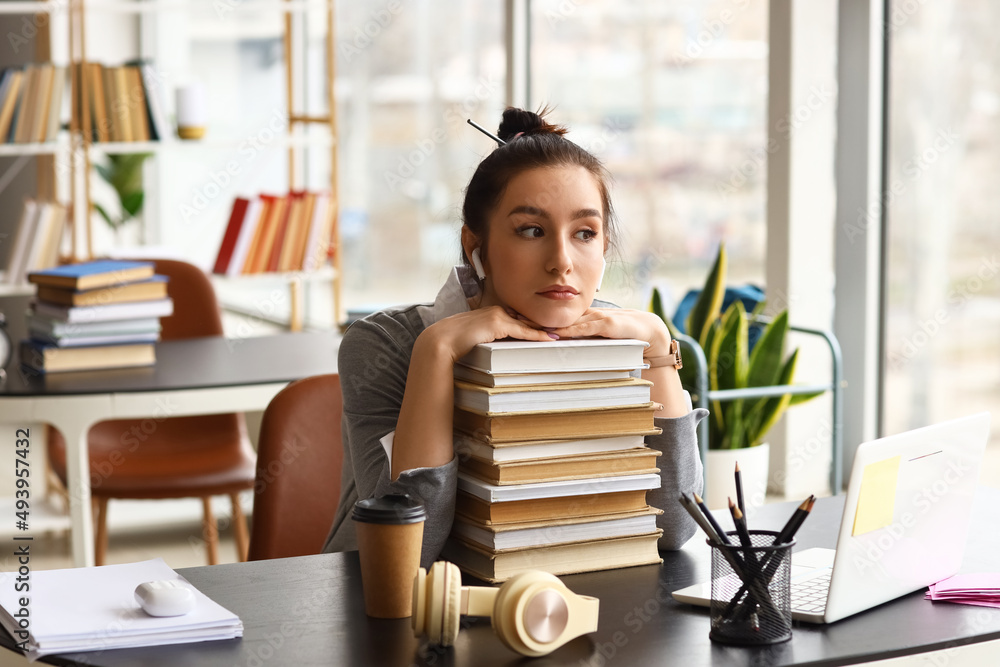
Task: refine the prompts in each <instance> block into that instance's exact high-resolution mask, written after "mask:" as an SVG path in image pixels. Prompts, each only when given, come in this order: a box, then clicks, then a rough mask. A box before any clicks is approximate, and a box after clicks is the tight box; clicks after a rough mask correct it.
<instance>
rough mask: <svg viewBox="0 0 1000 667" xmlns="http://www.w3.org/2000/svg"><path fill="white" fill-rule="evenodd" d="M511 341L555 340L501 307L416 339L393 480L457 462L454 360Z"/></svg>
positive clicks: (443, 324)
mask: <svg viewBox="0 0 1000 667" xmlns="http://www.w3.org/2000/svg"><path fill="white" fill-rule="evenodd" d="M507 337H513V338H519V339H522V340H551V337H550V336H549V335H548V334H547V333H545V332H544V331H539V330H538V329H534V328H532V327H530V326H528V325H527V324H525V323H524V322H521V321H518V320H516V319H514V318H513V317H511V316H510V315H509V314H508V313H507V311H505V310H504V309H503V308H500V307H498V306H491V307H488V308H482V309H478V310H472V311H469V312H466V313H459V314H457V315H452V316H451V317H446V318H444V319H443V320H440V321H438V322H436V323H434V324H432V325H431V326H429V327H427V329H425V330H424V331H423V333H421V334H420V336H418V337H417V340H416V343H414V345H413V356H412V357H411V359H410V368H409V371H408V372H407V375H406V391H405V393H404V394H403V402H402V405H401V406H400V409H399V420H398V422H397V423H396V435H395V438H394V441H393V447H392V462H391V463H392V478H393V479H396V478H397V477H398V476H399V474H400V473H401V472H402V471H404V470H411V469H413V468H423V467H432V466H440V465H444V464H445V463H447V462H449V461H451V460H452V458H453V457H454V456H455V452H454V448H453V445H452V415H453V413H454V402H455V390H454V380H453V376H452V373H453V369H454V366H455V361H457V360H458V359H460V358H461V357H462V356H464V355H465V354H466V353H468V352H469V351H470V350H471V349H472V348H473V347H475V346H476V345H477V344H479V343H489V342H491V341H494V340H498V339H501V338H507Z"/></svg>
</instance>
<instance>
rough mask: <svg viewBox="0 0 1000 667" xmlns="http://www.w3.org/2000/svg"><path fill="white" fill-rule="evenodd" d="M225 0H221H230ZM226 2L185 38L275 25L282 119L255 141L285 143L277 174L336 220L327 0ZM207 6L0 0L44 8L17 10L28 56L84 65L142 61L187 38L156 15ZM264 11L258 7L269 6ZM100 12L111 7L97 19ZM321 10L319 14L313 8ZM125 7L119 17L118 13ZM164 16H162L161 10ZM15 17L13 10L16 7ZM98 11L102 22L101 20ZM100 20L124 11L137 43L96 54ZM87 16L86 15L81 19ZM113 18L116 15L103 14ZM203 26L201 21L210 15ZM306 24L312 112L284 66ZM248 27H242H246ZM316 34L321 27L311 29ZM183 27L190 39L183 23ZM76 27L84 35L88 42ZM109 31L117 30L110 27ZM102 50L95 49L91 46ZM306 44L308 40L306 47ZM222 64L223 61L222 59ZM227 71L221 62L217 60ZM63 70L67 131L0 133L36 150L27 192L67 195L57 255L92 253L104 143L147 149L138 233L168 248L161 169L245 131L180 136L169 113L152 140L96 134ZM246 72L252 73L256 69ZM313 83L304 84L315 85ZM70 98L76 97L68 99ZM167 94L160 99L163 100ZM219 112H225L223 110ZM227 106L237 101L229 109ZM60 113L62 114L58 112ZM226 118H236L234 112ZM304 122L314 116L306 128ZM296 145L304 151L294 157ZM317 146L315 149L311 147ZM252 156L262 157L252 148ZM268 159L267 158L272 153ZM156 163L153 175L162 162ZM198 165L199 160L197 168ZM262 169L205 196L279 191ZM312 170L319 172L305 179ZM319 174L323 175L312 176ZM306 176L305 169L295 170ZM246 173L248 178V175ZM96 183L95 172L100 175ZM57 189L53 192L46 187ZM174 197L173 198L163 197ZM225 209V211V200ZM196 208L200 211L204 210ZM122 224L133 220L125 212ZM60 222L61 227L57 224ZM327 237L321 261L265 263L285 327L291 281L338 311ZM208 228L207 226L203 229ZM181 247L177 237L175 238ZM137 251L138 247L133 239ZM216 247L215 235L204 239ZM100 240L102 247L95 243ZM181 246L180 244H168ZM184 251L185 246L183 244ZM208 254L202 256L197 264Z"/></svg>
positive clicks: (220, 224)
mask: <svg viewBox="0 0 1000 667" xmlns="http://www.w3.org/2000/svg"><path fill="white" fill-rule="evenodd" d="M230 4H231V5H232V6H231V7H230ZM230 4H227V5H226V7H228V8H230V9H234V10H235V9H237V8H238V10H239V14H240V17H239V20H227V21H224V22H220V23H219V26H220V27H221V28H224V29H220V30H218V31H217V32H219V33H220V34H219V35H214V34H213V30H206V29H205V27H204V25H201V26H200V27H197V26H196V23H197V22H196V21H194V20H192V21H191V25H192V26H196V27H197V29H194V28H192V30H191V31H190V32H191V33H192V34H196V39H197V40H206V39H215V38H217V39H220V40H222V41H226V40H229V41H230V42H232V41H233V40H239V39H251V40H252V39H260V38H261V35H262V31H261V29H260V26H270V32H271V39H272V40H273V38H274V34H273V33H274V32H275V28H276V27H277V30H279V31H280V39H281V42H282V49H281V55H282V56H283V59H284V63H283V69H284V79H285V80H284V82H283V85H282V88H283V91H281V92H282V93H283V98H284V100H283V107H284V108H283V109H282V110H281V112H282V113H281V117H282V119H283V122H282V129H281V131H278V132H275V133H274V136H273V138H272V137H270V136H269V137H268V141H267V142H266V143H267V149H268V151H270V153H269V155H268V158H267V161H268V162H270V163H273V162H275V160H274V158H273V157H272V156H271V154H272V153H273V154H274V156H279V155H280V154H281V153H282V152H284V153H286V154H287V159H285V160H282V162H284V163H285V164H286V165H287V172H286V173H287V186H288V191H292V190H302V189H307V188H310V189H317V188H319V189H321V190H322V191H328V192H329V193H330V194H331V202H332V207H333V211H334V212H333V213H332V216H333V219H334V221H336V219H337V213H336V208H337V204H338V203H339V202H338V192H337V142H336V136H337V127H336V117H335V103H334V86H333V80H334V71H335V70H334V65H335V60H334V56H335V52H334V49H333V38H332V36H333V34H334V32H333V29H334V5H333V1H332V0H243V1H241V2H239V3H235V4H233V3H230ZM197 11H201V12H205V11H215V10H214V9H213V8H212V7H209V6H207V4H206V3H198V2H194V1H184V0H145V1H143V0H66V1H64V2H7V3H0V15H18V14H26V15H28V16H29V17H30V16H36V17H37V16H39V15H47V17H46V18H45V19H44V20H38V19H37V18H36V19H35V20H33V21H32V20H31V19H28V20H29V21H31V22H32V23H33V24H34V25H36V26H42V27H41V28H39V30H38V31H37V37H36V38H35V44H34V49H33V51H34V54H33V60H32V62H47V61H50V60H55V59H54V58H53V57H52V51H53V48H52V47H55V49H54V50H55V51H56V52H58V54H59V55H58V56H57V58H58V59H59V61H60V64H65V65H67V69H68V70H72V69H73V67H74V66H75V65H76V64H78V63H79V64H81V65H86V64H87V63H90V62H101V60H102V59H103V60H105V61H109V62H115V61H116V60H117V61H125V60H127V58H129V57H137V58H139V59H142V60H147V61H151V62H153V63H154V66H155V65H156V63H157V56H158V55H162V54H164V53H173V52H175V51H178V50H180V49H184V48H185V46H186V47H187V48H188V49H192V48H193V46H192V43H191V42H190V41H189V42H188V43H187V44H185V42H184V38H185V37H184V36H181V37H177V36H175V35H174V34H172V33H171V32H170V31H169V30H168V29H165V28H162V27H161V26H160V24H163V23H164V20H163V19H164V18H166V19H167V20H166V24H168V25H169V24H170V21H171V20H173V21H175V22H176V21H177V20H178V19H177V18H176V17H177V16H178V14H179V13H191V12H197ZM258 12H259V13H264V14H266V16H267V18H266V19H264V18H262V19H258V20H256V22H255V23H254V26H255V27H254V29H253V30H252V31H251V32H249V33H247V31H245V30H243V32H242V33H241V32H240V30H242V28H241V26H243V25H244V24H246V23H247V20H246V19H247V17H248V16H253V14H254V13H258ZM269 13H270V14H269ZM273 13H278V14H280V15H282V16H283V20H281V21H275V20H272V18H271V14H273ZM108 16H110V17H112V18H110V19H108V18H107V17H108ZM320 16H321V17H322V19H323V20H322V21H319V20H318V18H319V17H320ZM120 17H125V18H120ZM171 17H172V18H171ZM18 20H20V19H18ZM102 21H104V23H102ZM106 21H111V22H112V25H123V24H122V21H129V22H131V23H130V24H129V25H130V26H131V27H130V30H131V31H132V32H133V33H134V38H132V41H133V42H134V43H135V45H137V48H138V52H134V51H135V48H136V46H133V47H132V48H133V53H132V54H131V56H123V55H121V54H118V55H112V56H108V55H107V48H106V45H105V44H102V43H101V42H103V41H105V40H104V39H103V36H104V35H108V34H111V30H109V29H108V28H107V27H106V26H107V25H109V24H108V23H106ZM91 22H95V23H96V25H97V27H96V28H95V27H94V26H93V25H90V26H89V25H88V24H90V23H91ZM115 22H117V23H115ZM306 24H308V26H309V29H308V30H304V29H303V27H302V26H304V25H306ZM210 27H211V26H210ZM317 30H321V31H322V36H325V42H326V44H325V49H324V50H325V53H324V55H323V58H322V63H321V65H322V67H321V68H316V67H315V66H316V63H315V62H313V63H311V64H310V65H311V66H312V67H314V69H316V70H319V71H321V73H319V76H320V77H321V78H320V79H318V80H317V79H316V76H317V72H316V71H314V72H312V76H313V80H312V88H313V89H317V90H318V89H319V88H320V87H321V86H320V84H319V82H320V81H322V83H324V84H325V86H323V87H325V90H324V91H323V94H324V97H325V106H326V109H325V111H324V112H322V113H315V112H314V110H309V109H307V108H306V106H304V105H303V102H302V100H303V99H304V98H306V99H307V96H305V95H304V94H303V91H302V88H303V87H304V86H305V85H306V83H307V81H306V80H305V78H304V77H303V76H301V74H297V73H296V68H297V67H298V68H300V69H301V68H302V67H303V64H302V63H301V62H297V61H301V60H302V59H303V54H304V53H305V52H306V48H311V47H312V44H313V43H312V42H308V41H307V42H306V43H305V44H303V42H302V40H310V39H313V40H315V39H316V35H315V33H316V32H317ZM248 35H249V37H248ZM322 36H321V39H322ZM186 37H187V38H188V39H189V40H190V39H194V38H191V35H190V34H188V35H186ZM88 39H89V40H90V42H91V43H90V44H88ZM119 41H128V39H122V40H119ZM101 52H103V54H104V55H101ZM310 53H311V51H310ZM192 59H193V60H195V59H194V58H193V57H192ZM192 64H193V65H194V66H196V67H197V68H201V69H204V63H203V62H202V61H200V60H195V61H194V62H193V63H192ZM230 65H231V64H230ZM226 75H227V76H228V75H229V72H228V71H227V72H226ZM68 78H69V80H70V83H69V86H68V88H69V93H68V95H67V96H68V97H69V98H70V100H71V102H70V103H69V104H68V106H69V109H70V113H69V127H68V131H66V130H61V131H60V132H59V134H58V137H57V139H56V140H55V141H48V142H43V143H22V144H0V157H2V158H17V159H18V160H21V158H22V157H25V156H26V157H32V158H37V159H36V160H35V162H36V163H37V166H38V168H37V171H38V179H37V185H36V186H35V187H34V196H36V197H38V198H40V199H41V198H44V197H47V198H51V199H53V200H56V201H61V202H62V203H64V204H65V205H67V206H68V207H69V211H70V213H69V216H68V219H67V222H66V226H67V227H69V230H68V231H69V232H70V237H71V238H70V243H71V246H70V247H71V248H72V251H71V253H70V254H69V255H67V256H64V257H62V261H72V260H85V259H89V258H91V257H93V256H94V254H95V246H94V231H95V229H94V228H95V225H98V226H99V225H101V223H100V221H97V222H95V221H94V218H95V217H96V216H95V214H94V210H95V209H94V204H95V191H94V187H95V184H94V183H92V178H93V177H94V175H93V168H94V164H95V163H96V162H98V161H99V160H101V159H102V157H103V156H104V155H113V154H135V153H149V154H151V156H152V158H151V159H150V160H147V164H146V166H145V167H144V174H143V190H144V192H145V202H144V206H143V218H144V224H145V228H144V235H145V236H147V239H145V241H146V242H149V241H150V240H149V238H148V237H149V236H150V232H149V230H151V229H152V230H153V232H152V234H151V236H152V237H153V238H152V241H151V242H152V244H153V246H154V247H159V248H166V249H167V250H168V252H169V251H170V249H171V248H174V247H176V246H172V245H171V243H170V242H165V241H164V239H165V238H166V239H169V240H171V241H174V240H176V236H177V235H176V234H173V231H172V229H171V226H172V225H173V226H174V227H177V226H181V225H182V224H184V223H186V221H183V222H182V221H178V220H176V219H172V218H176V216H171V215H170V214H171V208H170V206H171V203H172V202H171V199H170V198H171V197H172V196H173V195H174V193H172V192H171V189H177V186H176V184H174V183H171V179H170V178H169V176H172V175H173V174H170V173H169V172H171V170H172V169H173V171H174V172H176V171H177V166H176V165H177V163H178V161H187V162H198V161H199V160H201V161H204V162H206V163H207V162H209V160H207V159H205V158H203V157H202V156H203V155H205V154H206V153H211V154H213V155H215V156H222V157H219V158H212V159H221V160H226V159H228V158H227V157H226V156H230V157H233V156H236V154H237V152H238V151H239V150H240V149H241V147H242V145H243V144H244V143H245V140H246V137H245V136H242V135H240V134H239V132H238V130H237V131H236V132H234V133H228V132H227V131H228V130H230V128H229V127H228V125H227V126H225V127H220V128H217V129H218V130H219V131H211V130H210V132H209V133H208V135H206V137H204V138H203V139H200V140H194V141H185V140H181V139H179V138H177V137H176V136H175V135H174V134H173V132H174V123H173V122H169V121H168V123H167V124H166V132H164V133H163V136H161V138H160V140H157V141H131V142H122V141H104V142H100V141H96V140H95V137H93V136H92V134H91V132H90V131H84V130H85V129H87V130H89V128H91V127H92V126H93V119H92V118H91V116H90V112H91V107H90V100H89V99H88V96H89V95H90V94H91V92H90V90H89V85H82V84H83V83H89V81H85V82H81V81H79V80H78V77H76V76H72V75H71V74H69V75H68ZM254 83H257V82H256V81H255V82H254ZM317 90H314V91H310V92H313V93H314V92H317ZM158 92H159V93H160V95H161V97H162V98H163V99H164V100H166V96H167V95H172V90H169V89H167V88H166V86H163V89H161V90H160V91H158ZM268 92H269V93H270V92H273V93H277V92H278V91H277V88H274V89H271V88H269V89H268ZM73 101H79V104H75V103H73ZM170 106H171V105H170V104H169V103H168V104H167V108H169V107H170ZM227 113H228V112H227ZM236 113H239V112H238V111H236ZM65 120H66V117H65V115H64V116H63V121H64V122H65ZM233 125H234V126H238V123H234V124H233ZM313 128H319V129H318V130H314V129H313ZM307 155H308V158H307V157H306V156H307ZM317 158H319V159H317ZM261 161H263V160H261ZM321 161H325V164H324V167H323V168H324V170H325V168H326V166H328V167H329V174H328V176H325V174H319V172H320V169H313V170H312V173H309V167H310V165H314V164H317V163H319V162H321ZM272 166H273V164H272ZM165 173H167V175H166V176H165V175H164V174H165ZM206 173H207V172H206ZM269 173H270V178H269V179H268V180H263V181H261V179H259V178H258V183H257V184H256V186H254V185H253V184H252V183H251V184H250V185H245V184H244V185H245V189H240V187H241V186H240V185H239V182H238V181H239V176H237V177H235V180H236V181H237V182H236V184H235V185H234V186H233V187H232V188H230V189H229V190H228V191H225V192H223V193H222V194H221V195H220V196H219V197H218V200H217V201H216V202H215V204H217V205H218V206H219V207H222V206H223V204H224V203H226V204H228V205H231V204H232V201H233V200H234V199H235V198H236V197H237V196H241V195H243V196H246V194H245V193H246V191H247V190H251V191H252V192H254V193H255V194H256V193H258V192H263V191H268V192H274V191H279V192H280V191H282V190H283V188H284V183H283V182H282V181H283V180H284V175H282V176H281V177H279V178H275V177H274V173H273V171H272V172H269ZM317 174H319V179H318V180H317ZM324 176H325V178H324ZM307 179H308V180H307ZM250 180H251V181H252V179H250ZM102 185H103V184H102ZM25 192H32V188H31V187H30V186H29V187H25V188H21V189H20V193H21V194H19V195H18V196H23V193H25ZM57 194H58V195H61V196H58V198H57ZM174 208H175V209H176V205H174ZM227 212H228V211H227ZM204 217H205V218H206V219H207V218H208V217H209V216H207V215H206V216H204ZM225 222H226V220H225V219H222V220H217V221H216V220H210V221H208V223H209V224H205V223H206V220H204V219H203V220H199V221H198V223H199V225H200V226H202V227H205V228H208V229H210V230H211V228H212V224H216V223H217V228H216V231H217V232H218V236H217V237H215V236H213V235H212V232H211V231H209V232H207V233H206V232H204V231H202V236H201V237H198V238H196V239H195V242H192V243H189V244H188V246H191V245H195V243H196V244H197V246H198V249H199V250H200V251H203V254H204V252H206V251H207V249H208V247H209V246H210V245H212V244H216V243H219V242H221V238H222V233H223V232H224V231H225ZM133 224H134V223H133ZM98 231H100V232H104V229H100V230H98ZM64 233H65V232H64ZM331 236H332V238H331V242H332V245H333V250H332V251H331V253H330V257H329V258H328V260H327V262H328V264H327V265H324V266H322V267H321V270H318V271H316V270H310V271H308V272H307V271H295V272H287V271H286V272H283V273H280V274H274V273H271V274H268V275H270V276H271V277H272V278H274V277H275V276H276V275H277V276H278V278H279V279H281V280H283V281H284V282H285V283H286V284H287V286H288V289H289V294H290V297H291V303H292V309H291V319H290V322H289V324H290V326H291V328H293V329H295V328H298V327H300V326H301V323H302V319H303V318H302V304H303V296H302V291H303V284H310V283H316V282H323V283H328V284H329V286H330V292H331V296H332V306H333V314H334V321H335V322H336V321H338V320H340V319H341V317H340V313H341V279H340V276H341V261H340V243H339V234H338V230H337V227H336V223H334V231H333V232H332V235H331ZM210 237H211V238H210ZM182 247H183V246H182ZM139 250H140V251H141V248H140V249H139ZM212 250H213V251H214V250H217V246H216V247H215V248H213V249H212ZM101 252H102V253H103V252H105V251H104V250H102V251H101ZM175 252H178V253H180V254H181V256H184V254H185V251H184V250H175ZM185 258H187V257H186V256H185ZM200 259H201V260H202V261H201V262H199V263H203V264H204V260H205V257H201V258H200ZM209 266H210V264H209ZM217 282H218V283H220V284H221V283H225V285H226V286H227V289H229V290H234V289H239V288H240V287H241V286H243V287H245V288H246V289H247V290H254V289H260V286H261V285H263V284H266V283H267V282H268V281H266V280H261V279H255V276H246V277H245V278H244V277H235V278H223V277H219V278H218V280H217Z"/></svg>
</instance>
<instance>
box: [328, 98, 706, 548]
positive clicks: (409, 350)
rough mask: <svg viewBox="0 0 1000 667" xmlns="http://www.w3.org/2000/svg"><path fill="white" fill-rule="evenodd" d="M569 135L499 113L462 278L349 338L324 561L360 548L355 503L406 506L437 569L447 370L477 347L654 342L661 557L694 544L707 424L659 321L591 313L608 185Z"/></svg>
mask: <svg viewBox="0 0 1000 667" xmlns="http://www.w3.org/2000/svg"><path fill="white" fill-rule="evenodd" d="M543 114H544V112H543ZM565 132H566V130H565V129H564V128H561V127H558V126H555V125H552V124H549V123H547V122H546V121H545V120H544V118H543V117H542V116H540V115H538V114H535V113H532V112H530V111H523V110H520V109H513V108H510V109H507V110H506V111H504V114H503V121H502V122H501V124H500V129H499V131H498V136H499V137H500V138H501V139H503V140H504V141H506V142H507V143H506V145H503V146H500V147H498V148H497V149H496V150H494V151H493V152H492V153H491V154H490V155H489V156H487V157H486V158H485V159H484V160H483V161H482V162H481V163H480V164H479V167H478V168H477V169H476V172H475V174H474V175H473V177H472V180H471V181H470V183H469V187H468V188H467V190H466V196H465V203H464V205H463V209H462V214H463V219H464V220H463V221H464V223H465V224H464V226H463V227H462V250H463V261H464V265H463V266H458V267H456V268H455V270H454V271H453V272H452V275H451V277H450V278H449V279H448V281H447V282H446V283H445V285H444V286H443V287H442V288H441V291H440V292H439V293H438V296H437V299H436V300H435V302H434V303H433V304H432V305H415V306H406V307H400V308H393V309H390V310H386V311H382V312H378V313H374V314H373V315H371V316H369V317H366V318H364V319H363V320H361V321H359V322H356V323H355V324H354V325H352V326H351V328H350V329H349V330H348V331H347V333H346V334H344V339H343V341H342V343H341V346H340V354H339V368H340V376H341V387H342V391H343V397H344V416H343V443H344V468H343V474H342V480H341V494H340V505H339V506H338V508H337V515H336V518H335V519H334V523H333V527H332V529H331V531H330V535H329V537H328V538H327V541H326V544H325V546H324V549H323V550H324V551H325V552H332V551H345V550H349V549H356V548H357V543H356V539H355V533H354V526H353V522H352V521H351V519H350V516H351V511H352V509H353V506H354V503H355V502H356V501H357V500H358V499H359V498H368V497H372V496H377V495H384V494H388V493H409V494H410V495H411V496H414V497H417V498H420V499H421V500H422V502H423V503H424V505H425V506H426V508H427V517H428V518H427V521H426V523H425V524H424V544H423V550H422V554H421V563H422V565H423V566H424V567H429V566H430V563H431V562H433V561H434V560H435V559H436V557H437V556H438V554H439V553H440V551H441V548H442V547H443V545H444V542H445V539H446V538H447V536H448V533H449V532H450V530H451V524H452V519H453V517H454V513H455V493H456V475H457V472H458V460H457V458H456V456H455V451H454V446H453V444H452V409H453V401H454V390H453V379H452V369H453V366H454V364H455V361H456V360H457V359H459V358H460V357H462V356H463V355H465V354H466V353H467V352H469V350H471V349H472V348H473V347H474V346H475V345H477V344H479V343H486V342H490V341H494V340H499V339H501V338H508V337H510V338H519V339H523V340H537V341H547V340H552V339H558V338H578V337H589V336H600V337H604V338H636V339H640V340H644V341H648V342H649V347H648V348H646V350H645V360H646V362H647V363H649V365H650V368H648V369H646V370H644V371H643V372H642V377H643V378H645V379H647V380H651V381H652V382H653V383H654V384H653V388H652V400H653V401H655V402H656V403H659V404H661V405H662V408H661V409H660V410H659V412H658V416H657V417H656V419H655V421H656V425H657V426H658V427H660V428H662V429H663V433H662V435H657V436H648V437H647V438H646V442H647V444H648V445H649V446H650V447H652V448H654V449H657V450H659V451H661V452H663V455H662V456H661V457H660V458H659V460H658V463H657V465H658V467H659V468H660V476H661V478H662V485H661V487H660V488H659V489H658V490H656V491H651V492H649V493H648V495H647V497H648V499H649V503H650V504H651V505H653V506H654V507H658V508H660V509H662V510H663V514H662V515H661V516H660V517H658V519H657V525H658V526H659V527H660V528H662V529H663V536H662V537H661V538H660V541H659V546H660V548H661V549H676V548H678V547H680V546H681V545H682V544H683V543H684V542H685V541H686V540H687V539H688V538H689V537H690V536H691V535H692V534H693V533H694V530H695V524H694V522H693V521H692V520H691V519H690V517H689V516H687V514H686V513H685V512H684V510H683V508H682V507H681V506H680V504H679V503H678V502H677V498H678V496H679V493H680V491H682V490H683V491H692V490H693V491H697V492H700V491H701V484H702V467H701V461H700V459H699V457H698V448H697V443H696V437H695V427H696V426H697V424H698V422H699V421H700V420H701V419H702V418H703V417H704V416H705V415H706V414H707V411H705V410H691V407H690V400H689V398H688V396H687V394H686V392H684V391H683V389H682V388H681V384H680V380H679V378H678V376H677V371H676V370H675V368H674V367H673V365H672V355H668V347H669V345H670V342H671V340H670V334H669V333H668V331H667V328H666V326H665V325H664V324H663V322H662V321H661V320H660V319H659V318H658V317H656V316H655V315H653V314H652V313H646V312H641V311H636V310H626V309H622V308H617V307H615V306H614V305H612V304H610V303H606V302H601V301H594V295H595V293H596V292H597V290H598V288H599V286H600V283H601V278H602V277H603V272H604V255H605V253H606V252H607V251H608V249H609V247H611V246H612V244H613V242H614V235H615V224H614V212H613V209H612V206H611V199H610V196H609V188H608V174H607V172H606V170H605V169H604V167H603V165H601V163H600V161H599V160H597V158H595V157H594V156H593V155H591V154H590V153H588V152H587V151H585V150H583V149H582V148H580V147H579V146H577V145H576V144H574V143H572V142H570V141H569V140H567V139H564V138H563V136H562V135H563V134H565ZM668 357H670V358H671V363H668V362H667V361H666V360H667V359H668Z"/></svg>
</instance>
